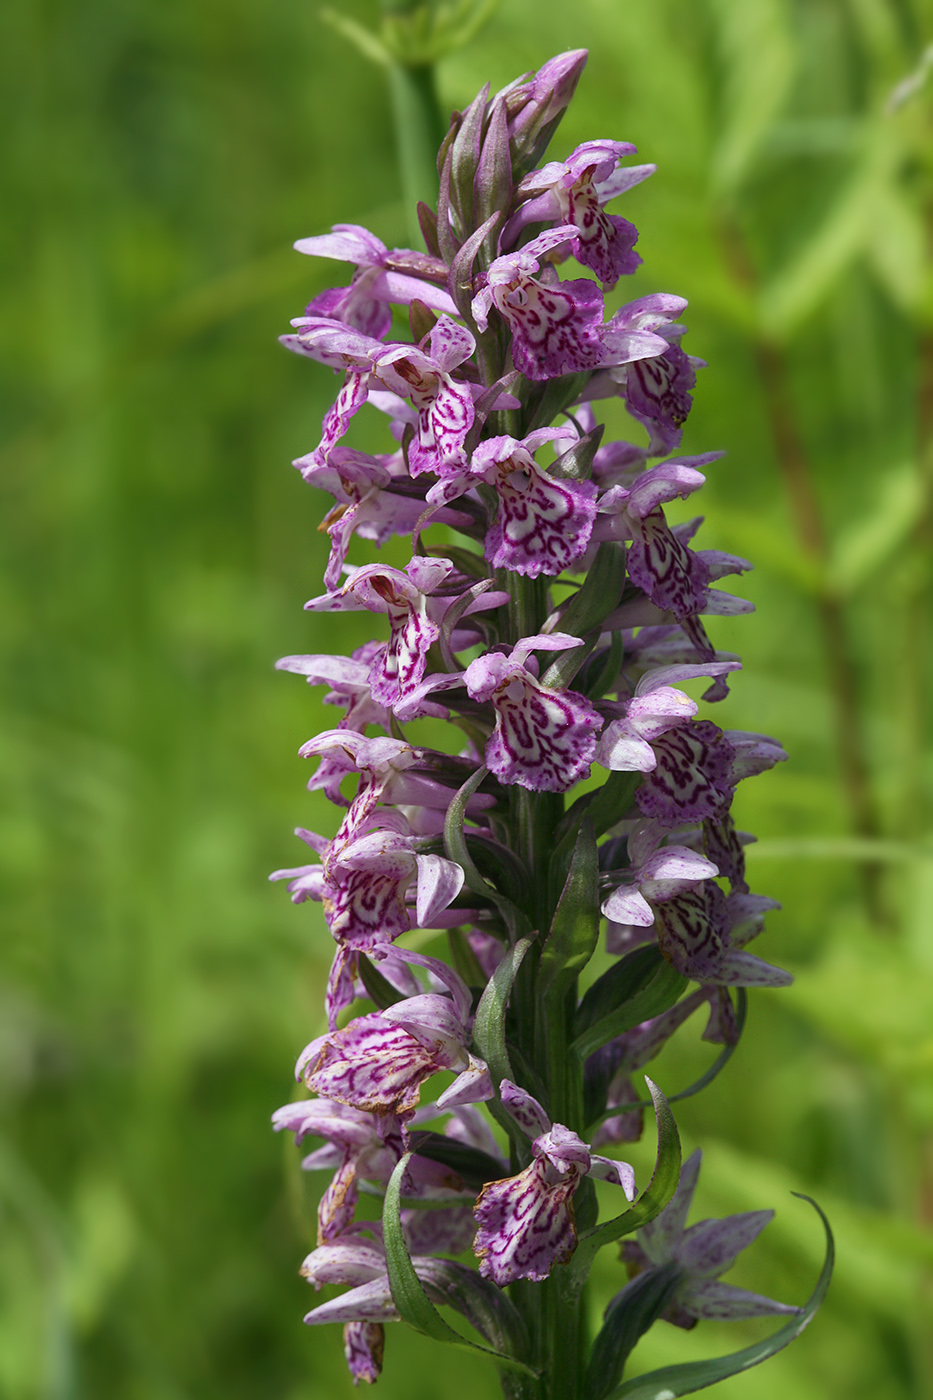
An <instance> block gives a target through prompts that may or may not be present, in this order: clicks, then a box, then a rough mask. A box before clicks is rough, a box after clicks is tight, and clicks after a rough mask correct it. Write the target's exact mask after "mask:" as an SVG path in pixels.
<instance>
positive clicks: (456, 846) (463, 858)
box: [444, 768, 531, 936]
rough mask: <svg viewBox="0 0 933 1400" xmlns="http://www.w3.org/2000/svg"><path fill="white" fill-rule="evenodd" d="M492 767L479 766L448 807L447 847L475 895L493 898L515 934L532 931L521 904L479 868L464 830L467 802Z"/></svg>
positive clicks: (445, 843)
mask: <svg viewBox="0 0 933 1400" xmlns="http://www.w3.org/2000/svg"><path fill="white" fill-rule="evenodd" d="M488 773H489V769H488V768H478V769H477V770H476V772H475V773H473V774H471V776H470V777H469V778H467V780H466V782H465V783H464V784H463V786H462V787H461V788H460V790H459V792H458V793H457V795H456V797H455V798H454V799H453V801H452V802H451V804H450V806H449V807H448V809H447V816H446V817H445V818H444V850H445V851H446V853H447V856H448V859H449V860H455V861H456V862H457V864H458V865H459V866H460V867H461V868H462V870H463V874H464V882H465V884H466V887H467V889H468V890H470V891H472V893H473V894H478V895H482V896H483V897H484V898H485V899H489V900H491V901H492V903H493V904H495V906H496V907H497V909H498V910H499V912H500V914H501V915H502V917H503V919H504V920H505V922H506V925H507V927H508V928H509V930H510V932H511V933H512V934H513V936H518V935H519V934H522V933H528V932H529V931H530V928H531V926H530V924H529V922H528V919H527V918H526V916H525V915H524V914H523V913H522V912H521V910H520V909H519V908H518V907H517V905H515V904H513V903H512V901H511V900H510V899H507V898H506V897H505V895H503V894H500V893H499V891H498V890H497V889H494V888H493V886H492V885H490V884H489V883H488V881H486V880H484V879H483V877H482V875H481V874H480V873H479V871H478V870H477V868H476V864H475V862H474V860H473V857H472V856H471V855H470V851H469V848H468V846H467V840H466V836H465V834H464V830H463V823H464V821H465V819H466V809H467V803H468V802H469V800H470V798H471V797H472V796H473V795H474V793H476V792H477V791H478V789H479V787H480V785H481V783H482V782H483V779H484V778H486V777H487V776H488Z"/></svg>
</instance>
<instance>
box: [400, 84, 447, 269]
mask: <svg viewBox="0 0 933 1400" xmlns="http://www.w3.org/2000/svg"><path fill="white" fill-rule="evenodd" d="M389 92H390V95H391V99H392V115H393V118H394V124H395V141H396V149H397V152H398V162H399V171H400V174H401V180H402V197H403V199H404V201H405V209H406V215H407V219H408V240H409V243H410V245H411V247H413V248H417V247H419V246H420V244H421V227H420V225H419V223H418V215H417V209H418V203H419V201H421V202H423V203H426V204H431V205H436V204H437V187H438V180H437V164H436V161H437V149H438V147H439V146H440V144H441V141H442V140H443V139H444V132H445V127H444V122H443V118H442V116H441V109H440V104H439V103H438V100H437V85H436V82H435V76H434V65H433V64H430V63H422V64H412V65H408V64H404V63H392V64H391V65H390V66H389Z"/></svg>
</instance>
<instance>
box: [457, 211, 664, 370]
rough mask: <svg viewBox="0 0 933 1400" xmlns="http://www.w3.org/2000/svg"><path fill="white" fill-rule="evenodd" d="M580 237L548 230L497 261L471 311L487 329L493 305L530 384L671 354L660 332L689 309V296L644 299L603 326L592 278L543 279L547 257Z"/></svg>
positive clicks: (567, 230) (563, 229)
mask: <svg viewBox="0 0 933 1400" xmlns="http://www.w3.org/2000/svg"><path fill="white" fill-rule="evenodd" d="M576 236H577V230H576V228H575V227H574V225H573V224H562V225H560V226H559V227H558V228H552V229H548V230H547V232H546V233H541V234H539V235H538V237H537V238H533V239H532V240H531V242H530V243H526V244H525V246H524V247H523V248H520V249H519V250H518V252H515V253H506V254H504V255H503V256H501V257H498V258H496V259H495V260H494V261H493V262H492V263H491V264H490V267H489V272H488V275H487V282H486V286H485V287H483V288H481V290H480V291H479V292H478V293H477V294H476V296H475V297H474V298H473V302H472V305H471V308H470V310H471V313H472V315H473V319H474V320H475V322H476V324H477V326H478V327H479V329H480V330H481V331H485V329H486V327H487V325H488V324H489V313H490V311H491V309H492V308H493V307H495V308H496V310H497V311H498V312H499V314H500V315H501V316H502V317H503V319H504V320H505V322H506V323H507V325H508V327H509V329H510V330H511V332H512V360H513V362H514V365H515V368H516V369H518V370H521V372H522V374H524V375H526V376H527V377H528V378H529V379H554V378H556V377H557V376H559V375H562V374H574V373H576V372H577V371H579V370H592V369H598V368H599V367H600V366H601V365H608V364H612V365H622V364H627V363H628V362H629V361H631V360H637V359H642V358H647V357H649V356H657V355H661V354H663V353H664V351H665V350H666V349H667V341H666V340H665V339H664V337H663V336H662V335H660V334H658V333H657V332H658V328H659V327H664V326H667V325H668V324H669V323H670V321H671V319H672V318H673V317H674V316H678V315H679V314H680V312H681V311H682V310H683V309H684V307H685V305H686V302H685V301H684V300H683V298H682V297H672V296H668V295H666V294H664V293H656V294H655V295H653V296H647V297H642V298H641V300H640V301H635V302H631V303H630V304H629V305H628V306H625V307H623V308H622V310H621V311H618V312H616V314H615V316H613V317H612V319H611V320H610V321H608V322H606V323H605V324H603V298H602V293H601V292H600V290H599V288H598V287H597V286H596V284H595V282H590V281H588V280H587V279H586V278H582V279H581V278H577V279H576V280H572V281H563V282H562V281H560V279H559V278H557V277H556V274H555V277H554V280H553V281H551V280H548V281H545V275H544V274H542V275H541V277H537V278H536V276H535V274H536V273H538V272H539V270H540V268H541V264H542V262H543V260H544V257H545V254H547V253H549V252H551V251H552V250H553V249H555V248H558V247H559V246H560V245H561V244H562V243H567V242H569V241H571V240H572V239H574V238H575V237H576Z"/></svg>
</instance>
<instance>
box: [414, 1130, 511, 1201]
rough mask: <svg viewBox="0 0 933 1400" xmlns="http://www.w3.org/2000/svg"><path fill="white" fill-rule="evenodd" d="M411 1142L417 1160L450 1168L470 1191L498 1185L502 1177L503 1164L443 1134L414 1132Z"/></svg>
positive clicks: (485, 1153) (477, 1149)
mask: <svg viewBox="0 0 933 1400" xmlns="http://www.w3.org/2000/svg"><path fill="white" fill-rule="evenodd" d="M410 1142H411V1150H412V1152H414V1153H415V1154H416V1155H417V1156H418V1157H428V1158H429V1159H430V1160H431V1161H432V1162H440V1164H441V1166H444V1167H450V1169H451V1171H455V1172H456V1173H457V1175H458V1176H459V1177H460V1178H461V1179H462V1181H463V1184H464V1187H467V1188H469V1189H470V1190H471V1191H479V1190H480V1189H481V1187H483V1186H485V1185H486V1182H487V1181H498V1180H499V1178H500V1177H501V1176H502V1172H503V1167H502V1163H501V1162H497V1161H496V1159H495V1157H490V1156H489V1153H488V1152H482V1151H480V1149H479V1148H478V1147H471V1146H470V1145H469V1143H466V1142H458V1141H457V1139H456V1138H450V1137H444V1135H443V1134H442V1133H429V1132H413V1133H412V1134H411V1136H410Z"/></svg>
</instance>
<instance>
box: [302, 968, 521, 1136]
mask: <svg viewBox="0 0 933 1400" xmlns="http://www.w3.org/2000/svg"><path fill="white" fill-rule="evenodd" d="M395 956H396V957H399V958H401V959H403V960H404V961H405V962H408V963H412V964H416V965H417V966H420V967H425V968H428V969H429V970H430V971H431V972H433V973H434V975H435V976H436V977H439V978H440V979H441V981H442V982H443V983H444V984H445V985H446V986H447V988H448V989H449V990H450V992H451V996H450V997H447V996H440V995H438V994H437V993H431V992H428V993H425V994H423V995H421V996H415V997H408V998H407V999H406V1000H405V1001H401V1002H396V1004H395V1005H394V1006H390V1007H388V1008H387V1009H386V1010H385V1011H380V1012H375V1013H373V1014H371V1015H369V1016H360V1017H359V1018H358V1019H357V1020H355V1021H351V1022H350V1023H349V1024H348V1025H346V1026H345V1027H344V1028H343V1030H339V1031H329V1032H328V1033H327V1034H326V1035H322V1036H318V1037H317V1038H316V1039H315V1040H312V1041H311V1043H310V1044H309V1045H308V1046H306V1047H305V1049H304V1050H303V1051H302V1053H301V1055H300V1057H299V1059H298V1065H297V1068H296V1077H297V1078H299V1079H303V1080H304V1082H305V1084H306V1085H307V1087H308V1088H309V1089H311V1090H313V1091H314V1092H315V1093H317V1094H322V1095H324V1096H325V1097H326V1098H331V1099H336V1100H337V1101H338V1103H345V1104H348V1105H349V1106H350V1107H351V1108H360V1109H364V1110H365V1111H366V1112H368V1113H394V1114H396V1115H397V1116H398V1117H399V1118H410V1117H411V1115H412V1113H413V1112H414V1111H415V1109H416V1107H417V1105H418V1099H419V1096H420V1091H421V1085H422V1084H423V1082H424V1081H425V1079H428V1078H429V1077H430V1076H431V1075H432V1074H436V1073H438V1072H439V1071H441V1070H456V1071H457V1078H456V1079H455V1080H454V1082H453V1083H452V1084H451V1085H450V1086H449V1087H448V1088H447V1089H446V1090H445V1091H444V1093H443V1094H441V1095H440V1097H439V1098H438V1100H437V1102H438V1106H439V1107H440V1108H452V1107H454V1106H455V1105H456V1104H460V1103H478V1102H481V1101H482V1100H483V1099H488V1098H491V1097H492V1093H493V1090H492V1085H491V1083H490V1081H489V1071H488V1070H487V1068H486V1065H485V1063H484V1062H483V1061H482V1060H480V1059H477V1058H476V1057H475V1056H474V1055H472V1054H470V1052H469V1050H468V1049H467V1045H468V1041H469V1025H470V992H469V988H468V987H467V986H466V985H465V984H464V982H463V981H462V980H461V978H460V977H458V976H457V974H456V973H455V972H454V971H453V970H452V969H451V968H449V967H448V966H447V965H446V963H442V962H439V961H438V960H437V958H425V957H422V956H421V955H420V954H418V953H412V952H409V951H408V950H407V949H396V950H395Z"/></svg>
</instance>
